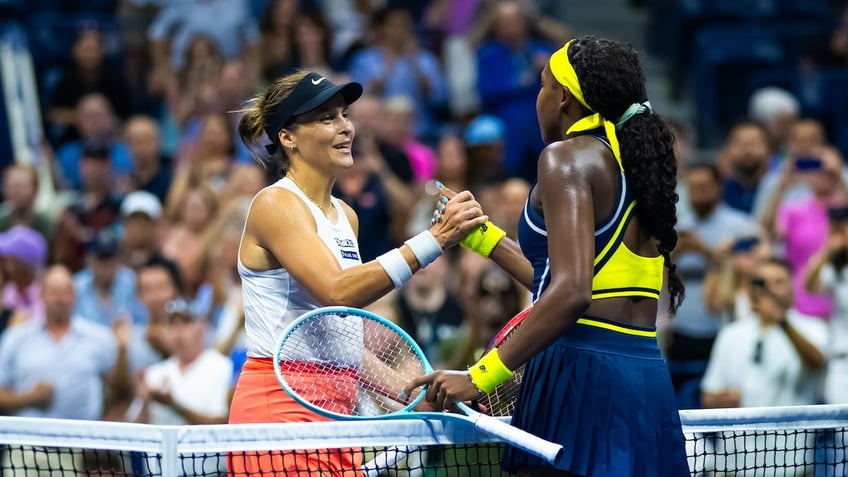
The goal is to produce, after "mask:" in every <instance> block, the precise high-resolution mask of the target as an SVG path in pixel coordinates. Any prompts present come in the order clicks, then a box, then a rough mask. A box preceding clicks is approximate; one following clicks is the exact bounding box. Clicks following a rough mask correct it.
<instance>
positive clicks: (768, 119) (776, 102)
mask: <svg viewBox="0 0 848 477" xmlns="http://www.w3.org/2000/svg"><path fill="white" fill-rule="evenodd" d="M800 111H801V105H800V104H799V103H798V99H797V98H795V96H793V95H792V93H790V92H789V91H786V90H784V89H780V88H778V87H776V86H768V87H765V88H760V89H758V90H756V91H754V93H753V94H752V95H751V98H750V100H749V101H748V115H749V116H751V118H753V119H755V120H757V121H759V122H761V123H763V124H766V125H768V124H771V123H772V122H773V121H774V120H775V119H777V118H778V116H780V115H782V114H791V115H797V114H798V113H799V112H800Z"/></svg>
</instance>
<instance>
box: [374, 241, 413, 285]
mask: <svg viewBox="0 0 848 477" xmlns="http://www.w3.org/2000/svg"><path fill="white" fill-rule="evenodd" d="M377 263H379V264H380V266H381V267H383V270H385V271H386V274H387V275H388V276H389V278H391V279H392V283H394V284H395V288H401V287H402V286H403V284H404V283H406V281H407V280H409V279H410V278H412V270H411V269H410V268H409V265H408V264H407V263H406V259H405V258H403V254H402V253H400V250H398V249H396V248H393V249H391V250H389V251H388V252H386V253H384V254H382V255H380V256H379V257H377Z"/></svg>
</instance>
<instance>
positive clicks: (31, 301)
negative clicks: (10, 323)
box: [0, 225, 47, 319]
mask: <svg viewBox="0 0 848 477" xmlns="http://www.w3.org/2000/svg"><path fill="white" fill-rule="evenodd" d="M0 259H2V262H0V263H2V270H3V278H4V282H5V283H4V285H3V288H2V298H3V307H4V308H11V309H13V310H15V311H16V312H18V313H23V314H24V315H26V316H27V317H28V318H38V319H41V318H42V317H43V316H44V303H43V302H42V300H41V287H40V286H39V284H38V280H39V276H40V274H41V272H42V270H43V269H44V265H45V263H46V261H47V242H46V241H45V240H44V237H42V236H41V234H39V233H38V232H36V231H35V230H33V229H31V228H29V227H27V226H24V225H16V226H14V227H12V228H11V229H9V231H8V232H5V233H2V234H0Z"/></svg>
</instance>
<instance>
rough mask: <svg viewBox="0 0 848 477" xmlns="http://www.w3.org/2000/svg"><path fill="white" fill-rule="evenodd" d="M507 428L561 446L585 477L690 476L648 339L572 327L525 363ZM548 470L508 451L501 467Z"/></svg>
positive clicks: (563, 462) (666, 385)
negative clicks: (510, 427) (528, 433)
mask: <svg viewBox="0 0 848 477" xmlns="http://www.w3.org/2000/svg"><path fill="white" fill-rule="evenodd" d="M512 424H513V425H515V426H517V427H519V428H521V429H524V430H526V431H528V432H530V433H533V434H535V435H537V436H540V437H543V438H545V439H547V440H550V441H552V442H557V443H559V444H562V446H563V455H562V457H561V458H560V459H559V460H558V461H557V463H556V465H555V467H556V468H557V469H560V470H565V471H568V472H571V473H574V474H577V475H582V476H587V477H599V476H615V477H644V476H652V477H683V476H687V477H688V476H689V475H690V472H689V466H688V463H687V459H686V452H685V440H684V437H683V432H682V430H681V427H680V417H679V414H678V411H677V404H676V402H675V397H674V391H673V388H672V386H671V380H670V378H669V374H668V370H667V368H666V365H665V362H664V361H663V359H662V356H661V354H660V352H659V349H658V348H657V345H656V338H655V337H646V336H636V335H631V334H626V333H620V332H617V331H612V330H608V329H604V328H599V327H595V326H589V325H582V324H578V325H575V326H573V327H571V328H570V329H569V330H568V331H567V332H566V333H565V334H564V335H563V336H562V337H561V338H560V339H558V340H557V341H556V342H555V343H554V344H552V345H551V346H549V347H548V348H546V349H545V350H544V351H542V352H541V353H538V354H537V355H535V356H534V357H533V358H531V359H530V360H529V361H528V362H527V364H526V367H525V374H524V378H523V382H522V385H521V390H520V392H519V396H518V402H517V405H516V410H515V413H514V415H513V418H512ZM545 466H549V464H547V463H546V462H544V461H543V460H541V459H539V458H538V457H536V456H534V455H532V454H528V453H526V452H524V451H522V450H520V449H516V448H513V447H510V446H507V449H506V451H505V452H504V458H503V467H504V469H505V470H507V471H509V472H515V471H517V470H518V469H521V468H522V467H545Z"/></svg>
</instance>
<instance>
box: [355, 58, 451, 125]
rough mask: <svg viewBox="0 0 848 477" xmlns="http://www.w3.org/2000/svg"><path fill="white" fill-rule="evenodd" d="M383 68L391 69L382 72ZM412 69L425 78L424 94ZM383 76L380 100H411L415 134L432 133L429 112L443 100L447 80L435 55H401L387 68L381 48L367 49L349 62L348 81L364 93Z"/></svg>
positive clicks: (431, 114) (432, 117) (433, 119)
mask: <svg viewBox="0 0 848 477" xmlns="http://www.w3.org/2000/svg"><path fill="white" fill-rule="evenodd" d="M387 68H391V70H390V71H386V69H387ZM416 69H417V70H419V71H421V74H423V75H424V76H425V77H426V78H427V82H428V83H429V84H430V89H429V91H427V92H424V91H422V90H421V88H420V87H419V86H418V81H417V80H416V78H417V74H416ZM384 75H385V76H386V83H385V87H384V90H383V97H384V98H391V97H395V96H406V97H409V98H411V99H412V100H413V102H414V103H415V107H414V108H413V114H414V115H415V132H416V135H417V136H419V137H420V136H422V135H427V134H428V133H433V132H434V131H435V128H436V124H435V123H436V121H435V118H434V114H433V109H434V108H436V107H439V106H441V105H442V104H443V103H444V101H445V99H446V97H447V84H446V83H447V81H446V80H445V77H444V75H443V74H442V71H441V69H440V67H439V60H438V59H437V58H436V56H435V55H433V54H432V53H430V52H429V51H426V50H421V51H419V52H418V53H417V54H416V55H415V56H414V57H408V56H405V57H403V58H399V59H398V60H396V61H395V62H394V63H392V64H391V65H388V64H387V63H386V58H385V55H384V54H383V51H382V50H381V49H378V48H369V49H366V50H362V51H360V52H359V53H357V54H356V55H354V57H353V58H352V59H351V63H350V79H351V80H353V81H356V82H359V83H362V85H363V86H364V87H365V89H366V90H368V89H369V86H370V85H371V83H372V82H373V81H374V80H376V79H377V78H380V77H382V76H384Z"/></svg>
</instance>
